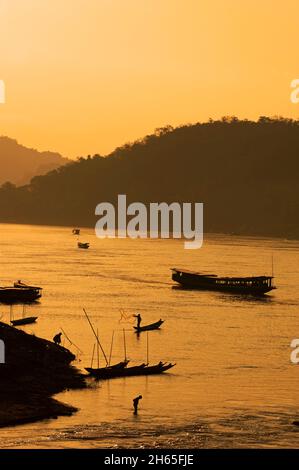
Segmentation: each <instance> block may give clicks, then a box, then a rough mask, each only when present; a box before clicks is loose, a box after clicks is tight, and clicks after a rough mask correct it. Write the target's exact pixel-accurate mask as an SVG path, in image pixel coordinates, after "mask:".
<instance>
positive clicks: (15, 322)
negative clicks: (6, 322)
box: [11, 317, 38, 326]
mask: <svg viewBox="0 0 299 470" xmlns="http://www.w3.org/2000/svg"><path fill="white" fill-rule="evenodd" d="M37 318H38V317H26V318H19V319H18V320H11V324H12V325H13V326H21V325H29V324H30V323H35V322H36V320H37Z"/></svg>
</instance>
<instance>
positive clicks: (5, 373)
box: [0, 322, 86, 427]
mask: <svg viewBox="0 0 299 470" xmlns="http://www.w3.org/2000/svg"><path fill="white" fill-rule="evenodd" d="M0 340H2V341H3V343H4V352H5V363H4V364H1V363H0V380H1V390H0V427H3V426H9V425H17V424H24V423H28V422H33V421H37V420H41V419H49V418H57V417H58V416H68V415H71V414H72V413H74V412H75V411H77V409H76V408H75V407H72V406H69V405H66V404H64V403H61V402H58V401H57V400H55V399H53V398H52V395H53V394H56V393H58V392H62V391H63V390H66V389H78V388H84V387H85V386H86V384H85V380H84V377H83V375H82V374H81V373H80V372H79V371H78V370H77V369H75V368H74V367H72V366H71V362H72V361H73V360H74V359H75V356H74V354H72V353H71V352H70V351H69V350H68V349H66V348H63V347H62V346H59V345H56V344H54V343H52V342H51V341H47V340H45V339H42V338H38V337H36V336H34V335H30V334H28V333H25V332H24V331H21V330H18V329H17V328H14V327H11V326H9V325H7V324H5V323H2V322H0Z"/></svg>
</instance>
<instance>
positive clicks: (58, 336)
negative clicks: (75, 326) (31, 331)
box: [53, 333, 62, 344]
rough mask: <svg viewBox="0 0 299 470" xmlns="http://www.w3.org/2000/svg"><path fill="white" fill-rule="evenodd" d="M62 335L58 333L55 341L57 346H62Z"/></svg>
mask: <svg viewBox="0 0 299 470" xmlns="http://www.w3.org/2000/svg"><path fill="white" fill-rule="evenodd" d="M61 335H62V333H57V335H55V336H54V338H53V341H54V343H55V344H61Z"/></svg>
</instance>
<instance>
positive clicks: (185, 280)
mask: <svg viewBox="0 0 299 470" xmlns="http://www.w3.org/2000/svg"><path fill="white" fill-rule="evenodd" d="M171 270H172V280H173V281H176V282H178V283H179V284H180V285H181V286H182V287H184V288H189V289H202V290H218V291H224V292H233V293H234V292H235V293H238V294H253V295H262V294H265V293H266V292H270V291H271V290H272V289H276V287H275V286H274V285H273V284H272V280H273V276H250V277H220V276H217V275H216V274H205V273H200V272H196V271H189V270H187V269H178V268H172V269H171Z"/></svg>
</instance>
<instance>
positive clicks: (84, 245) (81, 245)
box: [78, 242, 89, 250]
mask: <svg viewBox="0 0 299 470" xmlns="http://www.w3.org/2000/svg"><path fill="white" fill-rule="evenodd" d="M78 248H83V249H84V250H87V248H89V243H83V242H78Z"/></svg>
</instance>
